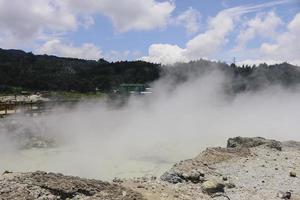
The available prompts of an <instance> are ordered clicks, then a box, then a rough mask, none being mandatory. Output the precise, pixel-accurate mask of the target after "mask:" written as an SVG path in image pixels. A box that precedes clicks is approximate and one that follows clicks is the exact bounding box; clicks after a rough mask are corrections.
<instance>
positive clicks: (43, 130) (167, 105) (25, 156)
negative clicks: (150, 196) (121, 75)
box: [0, 71, 300, 179]
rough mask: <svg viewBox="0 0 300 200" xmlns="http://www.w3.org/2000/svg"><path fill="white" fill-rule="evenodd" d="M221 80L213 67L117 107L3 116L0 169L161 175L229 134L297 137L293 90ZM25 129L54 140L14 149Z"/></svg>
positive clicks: (299, 110)
mask: <svg viewBox="0 0 300 200" xmlns="http://www.w3.org/2000/svg"><path fill="white" fill-rule="evenodd" d="M224 82H226V78H225V77H224V75H223V74H222V73H221V72H218V71H213V72H209V73H207V74H206V75H205V76H201V77H197V78H195V77H193V78H190V80H189V81H187V82H185V83H183V84H181V85H177V86H175V85H172V81H170V80H168V79H162V80H159V81H157V82H156V83H154V84H153V90H154V93H153V94H152V95H150V96H145V97H133V98H131V99H130V100H129V102H128V105H126V106H124V107H122V108H112V107H110V106H108V105H107V104H106V103H104V102H82V103H81V104H80V105H79V106H78V107H76V108H74V109H71V110H70V109H57V110H55V112H53V113H52V114H50V115H44V116H42V117H34V118H31V117H19V118H17V119H13V118H9V119H5V120H2V121H1V122H0V154H1V155H0V170H2V171H3V170H12V171H34V170H46V171H53V172H61V173H64V174H71V175H78V176H84V177H90V178H99V179H111V178H113V177H115V176H118V177H128V176H140V175H151V174H154V175H160V173H162V172H163V171H164V170H166V169H168V168H170V167H171V166H172V165H173V164H174V163H175V162H178V161H179V160H181V159H188V158H191V157H193V156H195V155H197V154H198V153H199V152H200V151H201V150H202V149H204V148H206V147H208V146H224V145H225V144H226V139H227V138H228V137H234V136H261V137H267V138H273V139H278V140H300V123H299V119H300V101H299V99H300V93H299V92H296V91H294V90H290V89H286V88H281V87H279V86H270V87H268V88H266V89H265V90H261V91H258V92H249V93H240V94H237V95H235V96H229V95H227V94H225V92H224V91H223V84H224ZM12 124H13V125H12ZM8 126H9V127H10V128H9V127H8ZM11 127H14V128H11ZM26 134H33V135H36V136H39V137H42V138H49V139H54V141H55V145H56V146H54V147H52V148H47V149H27V150H26V149H25V150H20V149H19V148H18V145H19V143H20V138H22V139H24V135H26ZM21 142H22V141H21Z"/></svg>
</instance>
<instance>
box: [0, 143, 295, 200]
mask: <svg viewBox="0 0 300 200" xmlns="http://www.w3.org/2000/svg"><path fill="white" fill-rule="evenodd" d="M299 176H300V142H293V141H290V142H278V141H275V140H267V139H264V138H241V137H237V138H232V139H229V140H228V142H227V148H220V147H218V148H208V149H206V150H205V151H203V152H202V153H200V154H199V155H198V156H197V157H195V158H193V159H189V160H185V161H181V162H179V163H178V164H175V165H174V166H173V168H172V169H170V170H169V171H168V172H166V173H164V174H163V175H162V176H161V177H160V178H156V177H142V178H133V179H130V180H128V179H127V180H125V179H124V180H123V179H117V178H116V179H114V180H113V183H107V182H102V181H97V180H88V179H82V178H78V177H70V176H64V175H62V174H54V173H45V172H34V173H10V172H5V173H4V174H3V175H2V176H0V199H1V200H6V199H28V200H29V199H40V200H42V199H44V200H46V199H103V200H104V199H105V200H117V199H124V200H126V199H128V200H129V199H135V200H141V199H148V200H154V199H166V200H167V199H170V200H171V199H181V200H183V199H186V200H191V199H195V200H196V199H197V200H201V199H203V200H209V199H229V200H275V199H292V200H300V177H299Z"/></svg>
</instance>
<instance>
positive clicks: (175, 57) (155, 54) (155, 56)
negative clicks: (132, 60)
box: [142, 44, 188, 64]
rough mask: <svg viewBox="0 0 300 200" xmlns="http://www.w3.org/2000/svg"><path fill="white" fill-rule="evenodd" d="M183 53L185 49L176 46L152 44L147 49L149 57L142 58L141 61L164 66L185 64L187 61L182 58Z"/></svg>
mask: <svg viewBox="0 0 300 200" xmlns="http://www.w3.org/2000/svg"><path fill="white" fill-rule="evenodd" d="M184 51H185V49H182V48H180V47H179V46H177V45H169V44H153V45H151V46H150V48H149V56H145V57H143V58H142V60H145V61H148V62H154V63H164V64H173V63H176V62H186V61H188V60H187V59H186V58H185V57H184V56H183V54H184Z"/></svg>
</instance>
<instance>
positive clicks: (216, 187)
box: [201, 180, 225, 194]
mask: <svg viewBox="0 0 300 200" xmlns="http://www.w3.org/2000/svg"><path fill="white" fill-rule="evenodd" d="M201 187H202V190H203V191H204V192H206V193H208V194H213V193H217V192H224V187H225V185H224V184H223V183H219V182H216V181H210V180H209V181H205V182H203V183H202V185H201Z"/></svg>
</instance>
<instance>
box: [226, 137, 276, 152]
mask: <svg viewBox="0 0 300 200" xmlns="http://www.w3.org/2000/svg"><path fill="white" fill-rule="evenodd" d="M261 145H265V146H267V147H269V148H274V149H277V150H278V151H281V150H282V144H281V142H279V141H276V140H268V139H265V138H262V137H253V138H248V137H235V138H229V139H228V140H227V148H252V147H258V146H261Z"/></svg>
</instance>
